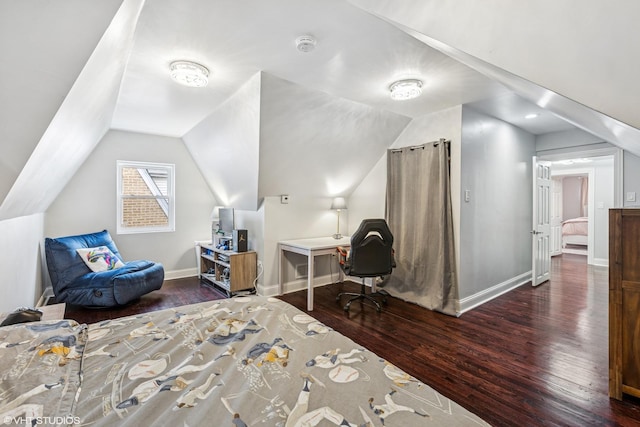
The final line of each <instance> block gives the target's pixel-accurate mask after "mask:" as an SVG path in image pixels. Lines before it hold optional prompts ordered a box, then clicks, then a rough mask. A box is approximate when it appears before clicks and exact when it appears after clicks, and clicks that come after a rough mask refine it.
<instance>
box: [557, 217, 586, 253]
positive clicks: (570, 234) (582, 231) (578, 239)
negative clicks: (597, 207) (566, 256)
mask: <svg viewBox="0 0 640 427" xmlns="http://www.w3.org/2000/svg"><path fill="white" fill-rule="evenodd" d="M587 236H588V218H587V217H580V218H572V219H568V220H566V221H563V222H562V247H563V248H567V247H568V245H580V246H587Z"/></svg>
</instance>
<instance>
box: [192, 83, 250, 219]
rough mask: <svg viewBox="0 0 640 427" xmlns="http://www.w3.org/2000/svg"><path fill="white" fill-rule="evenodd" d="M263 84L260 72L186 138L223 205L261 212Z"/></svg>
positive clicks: (202, 171) (217, 200)
mask: <svg viewBox="0 0 640 427" xmlns="http://www.w3.org/2000/svg"><path fill="white" fill-rule="evenodd" d="M260 85H261V81H260V74H259V73H258V74H256V75H255V76H253V77H252V78H251V79H249V81H248V82H246V83H245V84H244V85H243V86H242V87H241V88H240V89H239V90H238V91H237V92H236V93H235V94H233V95H232V96H231V97H230V98H229V99H228V100H226V101H225V102H224V103H223V104H222V105H220V106H219V107H218V108H217V109H216V110H215V111H214V112H213V113H211V114H210V115H209V116H207V117H206V118H205V119H204V120H202V121H201V122H200V123H199V124H197V125H196V126H195V127H194V128H193V129H192V130H191V131H189V132H188V133H187V134H186V135H185V136H184V137H183V138H182V139H183V141H184V142H185V144H186V146H187V149H188V150H189V152H190V153H191V156H192V157H193V160H194V161H195V163H196V164H197V165H198V168H199V169H200V172H201V173H202V176H203V177H204V179H205V180H206V181H207V184H208V185H209V187H210V188H211V191H212V192H213V194H214V195H215V197H216V202H217V203H218V204H219V205H223V206H233V207H234V208H237V209H243V210H257V209H258V205H259V199H258V179H259V178H258V173H259V168H260V161H259V152H260V121H261V118H260V111H261V109H260Z"/></svg>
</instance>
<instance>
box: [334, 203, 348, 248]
mask: <svg viewBox="0 0 640 427" xmlns="http://www.w3.org/2000/svg"><path fill="white" fill-rule="evenodd" d="M331 209H334V210H336V211H338V229H337V230H336V234H334V235H333V238H334V239H341V238H342V234H340V211H341V210H343V209H347V202H346V200H344V197H336V198H335V199H333V202H331Z"/></svg>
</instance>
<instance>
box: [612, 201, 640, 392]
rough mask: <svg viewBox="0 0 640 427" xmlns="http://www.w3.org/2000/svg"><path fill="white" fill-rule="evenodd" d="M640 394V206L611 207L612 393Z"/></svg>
mask: <svg viewBox="0 0 640 427" xmlns="http://www.w3.org/2000/svg"><path fill="white" fill-rule="evenodd" d="M623 394H628V395H632V396H636V397H640V209H611V210H610V211H609V396H611V397H613V398H615V399H622V395H623Z"/></svg>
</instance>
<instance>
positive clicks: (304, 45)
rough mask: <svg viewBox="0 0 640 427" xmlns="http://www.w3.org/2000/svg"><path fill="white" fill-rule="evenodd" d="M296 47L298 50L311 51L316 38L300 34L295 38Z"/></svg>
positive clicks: (314, 46)
mask: <svg viewBox="0 0 640 427" xmlns="http://www.w3.org/2000/svg"><path fill="white" fill-rule="evenodd" d="M296 48H298V50H299V51H300V52H311V51H312V50H313V49H315V48H316V39H315V38H314V37H313V36H310V35H308V34H307V35H304V36H300V37H298V38H297V39H296Z"/></svg>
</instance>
